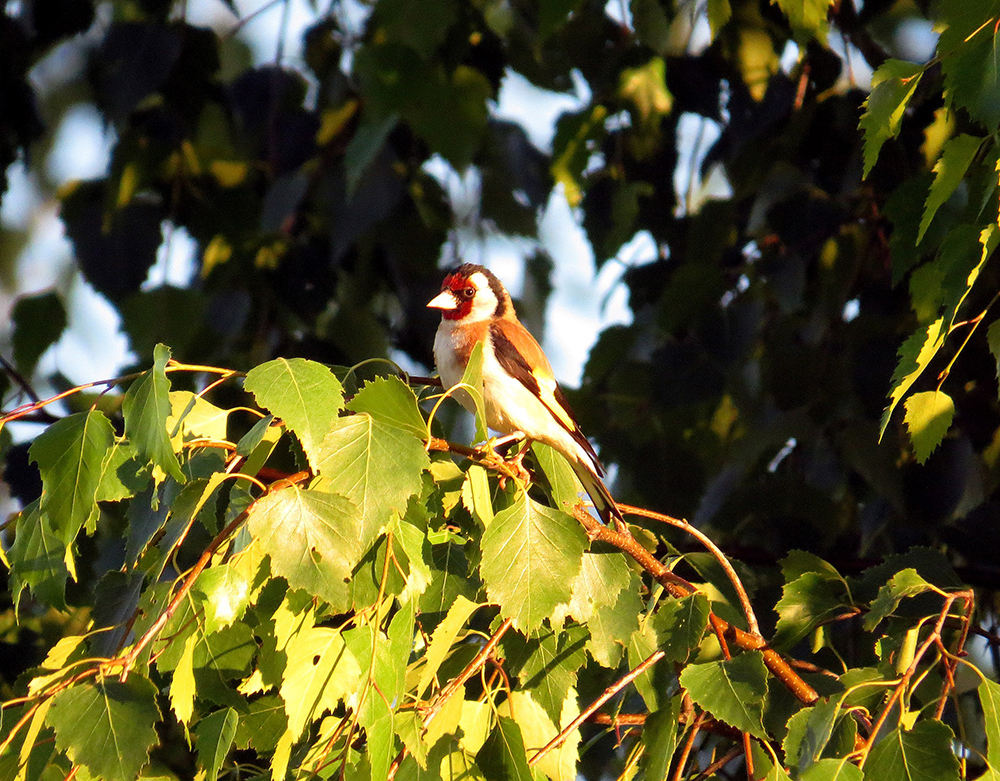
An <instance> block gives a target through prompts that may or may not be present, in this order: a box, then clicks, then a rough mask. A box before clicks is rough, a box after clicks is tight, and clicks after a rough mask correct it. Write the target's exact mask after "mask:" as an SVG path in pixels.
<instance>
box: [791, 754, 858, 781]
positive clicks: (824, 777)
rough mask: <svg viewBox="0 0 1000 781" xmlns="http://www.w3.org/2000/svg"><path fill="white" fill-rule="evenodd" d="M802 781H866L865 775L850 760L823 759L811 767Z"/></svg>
mask: <svg viewBox="0 0 1000 781" xmlns="http://www.w3.org/2000/svg"><path fill="white" fill-rule="evenodd" d="M800 778H801V781H864V779H865V773H864V771H863V770H862V769H861V768H859V767H858V766H857V765H855V764H854V763H852V762H851V760H850V759H848V758H846V757H844V758H843V759H832V758H830V759H821V760H819V761H818V762H815V763H814V764H812V765H810V766H809V769H808V770H806V771H804V772H803V773H802V775H801V776H800Z"/></svg>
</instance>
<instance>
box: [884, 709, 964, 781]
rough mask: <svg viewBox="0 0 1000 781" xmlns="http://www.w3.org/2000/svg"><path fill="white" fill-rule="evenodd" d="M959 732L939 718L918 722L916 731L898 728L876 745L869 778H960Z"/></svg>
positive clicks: (913, 780) (925, 780)
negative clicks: (955, 733)
mask: <svg viewBox="0 0 1000 781" xmlns="http://www.w3.org/2000/svg"><path fill="white" fill-rule="evenodd" d="M954 739H955V735H954V733H952V731H951V730H950V729H949V728H948V727H947V726H946V725H945V724H943V723H941V722H940V721H937V720H936V719H924V720H922V721H918V722H917V724H916V725H915V726H914V728H913V729H912V730H908V731H907V730H903V729H901V728H896V729H894V730H893V731H892V732H890V733H889V734H888V735H886V736H885V737H884V738H883V739H882V740H880V741H879V742H878V743H876V744H875V747H874V748H873V749H872V752H871V754H870V755H869V757H868V762H867V763H866V764H865V777H866V778H875V779H878V781H958V780H959V778H960V776H959V765H958V758H957V757H956V756H955V752H954V751H953V743H952V741H954Z"/></svg>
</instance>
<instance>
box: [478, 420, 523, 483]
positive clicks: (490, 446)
mask: <svg viewBox="0 0 1000 781" xmlns="http://www.w3.org/2000/svg"><path fill="white" fill-rule="evenodd" d="M518 440H523V441H524V442H525V446H524V447H523V448H521V449H520V451H519V452H518V453H517V454H516V455H515V456H514V457H513V458H505V457H504V455H503V454H502V453H501V452H500V449H501V448H504V447H506V446H507V445H509V444H511V443H512V442H517V441H518ZM527 442H528V440H527V437H526V436H525V435H524V432H521V431H514V432H513V433H511V434H507V435H506V436H503V437H499V438H493V437H491V438H490V439H488V440H487V441H486V442H485V443H483V444H482V445H480V446H479V447H477V448H476V450H477V451H479V452H480V453H482V454H487V453H488V454H489V455H492V456H495V457H497V458H499V459H501V460H502V461H503V462H504V464H505V465H506V466H507V467H508V468H510V469H511V471H512V472H513V473H514V475H516V476H517V478H518V479H520V480H522V481H524V482H527V481H528V480H530V479H531V475H530V474H529V473H528V470H526V469H525V468H524V466H523V465H522V463H521V462H522V461H523V460H524V456H525V453H527V450H528V448H527ZM503 479H504V477H503V475H501V476H500V480H501V488H502V487H503V482H502V481H503Z"/></svg>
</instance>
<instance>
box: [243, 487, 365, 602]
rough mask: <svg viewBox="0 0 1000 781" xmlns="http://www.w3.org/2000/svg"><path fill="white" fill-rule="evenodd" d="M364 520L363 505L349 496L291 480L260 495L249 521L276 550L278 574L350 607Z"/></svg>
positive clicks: (264, 544) (266, 548) (264, 547)
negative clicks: (360, 507) (360, 511)
mask: <svg viewBox="0 0 1000 781" xmlns="http://www.w3.org/2000/svg"><path fill="white" fill-rule="evenodd" d="M359 522H360V518H359V514H358V511H357V508H356V507H355V506H354V505H353V504H352V503H351V502H350V501H348V500H347V499H345V498H344V497H342V496H337V495H336V494H329V493H324V492H322V491H312V490H308V489H301V488H298V487H296V486H291V487H289V488H285V489H282V490H280V491H275V492H274V493H270V494H267V495H266V496H264V497H263V498H262V499H260V500H259V501H258V502H257V503H256V504H255V505H254V506H253V509H252V510H251V511H250V517H249V519H248V527H249V529H250V533H251V534H252V535H253V536H254V538H255V540H256V543H257V544H258V545H259V546H260V550H261V551H262V552H264V553H267V554H269V555H270V557H271V571H272V572H273V573H274V574H275V575H279V576H281V577H284V578H285V579H286V580H287V581H288V585H289V586H291V587H292V588H301V589H305V590H306V591H307V592H308V593H310V594H312V595H314V596H317V597H320V598H322V599H325V600H326V601H327V602H329V603H330V604H331V605H332V606H333V607H334V608H335V609H337V610H346V609H347V608H348V607H349V606H350V589H349V587H348V580H349V578H350V576H351V571H352V570H353V569H354V566H355V565H356V564H357V563H358V561H359V560H360V559H361V555H362V553H363V552H364V551H363V550H362V547H361V543H360V541H359V539H358V526H359Z"/></svg>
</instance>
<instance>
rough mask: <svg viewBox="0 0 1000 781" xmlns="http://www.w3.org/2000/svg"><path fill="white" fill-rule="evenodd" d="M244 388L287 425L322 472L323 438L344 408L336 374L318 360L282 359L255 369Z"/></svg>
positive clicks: (248, 375)
mask: <svg viewBox="0 0 1000 781" xmlns="http://www.w3.org/2000/svg"><path fill="white" fill-rule="evenodd" d="M243 387H244V388H245V389H246V390H248V391H249V392H250V393H252V394H253V396H254V398H255V399H256V400H257V403H258V404H259V405H260V406H261V407H263V408H264V409H266V410H267V411H268V412H270V413H271V414H273V415H274V416H275V417H277V418H281V419H282V420H283V421H284V422H285V425H286V426H287V427H288V428H289V429H290V430H291V431H292V433H294V434H295V436H296V437H298V440H299V442H300V443H301V444H302V450H303V451H305V454H306V458H308V459H309V465H310V466H311V467H312V468H313V470H318V468H319V462H320V459H321V455H320V452H321V447H322V443H323V438H324V437H325V436H326V434H327V432H328V431H329V430H330V429H331V428H332V427H333V425H334V423H335V422H336V421H337V415H338V414H339V413H340V410H341V409H342V408H343V406H344V389H343V386H341V384H340V380H338V379H337V378H336V377H335V376H334V374H333V372H331V371H330V370H329V369H328V368H326V367H325V366H323V365H322V364H320V363H316V362H315V361H307V360H305V359H303V358H292V359H291V360H289V359H286V358H278V359H276V360H273V361H268V362H267V363H264V364H261V365H260V366H257V367H255V368H253V369H251V370H250V371H249V372H248V373H247V376H246V379H245V380H244V381H243Z"/></svg>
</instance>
